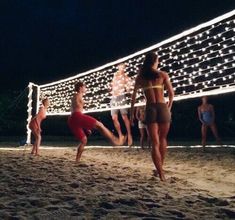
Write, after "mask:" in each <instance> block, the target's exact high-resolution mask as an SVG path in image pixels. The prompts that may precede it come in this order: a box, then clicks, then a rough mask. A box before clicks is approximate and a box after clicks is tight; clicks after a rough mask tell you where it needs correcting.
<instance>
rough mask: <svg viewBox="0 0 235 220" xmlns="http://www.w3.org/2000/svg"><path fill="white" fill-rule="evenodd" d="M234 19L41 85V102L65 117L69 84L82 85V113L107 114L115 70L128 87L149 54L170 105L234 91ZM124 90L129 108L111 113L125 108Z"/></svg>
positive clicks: (218, 20) (226, 17)
mask: <svg viewBox="0 0 235 220" xmlns="http://www.w3.org/2000/svg"><path fill="white" fill-rule="evenodd" d="M234 17H235V10H233V11H232V12H230V13H227V14H225V15H223V16H220V17H218V18H215V19H213V20H212V21H209V22H206V23H204V24H201V25H199V26H197V27H195V28H192V29H190V30H187V31H184V32H183V33H181V34H178V35H176V36H173V37H171V38H169V39H167V40H164V41H162V42H160V43H158V44H155V45H153V46H151V47H149V48H146V49H144V50H141V51H138V52H136V53H134V54H131V55H130V56H127V57H124V58H121V59H119V60H117V61H115V62H111V63H108V64H105V65H103V66H101V67H98V68H95V69H92V70H89V71H86V72H84V73H80V74H77V75H75V76H73V77H70V78H67V79H64V80H59V81H56V82H52V83H49V84H45V85H40V86H39V87H38V88H39V91H40V98H42V97H43V96H47V97H49V99H50V100H51V105H50V107H49V109H48V113H49V115H68V114H70V104H71V103H70V99H71V96H72V94H73V87H74V84H75V83H76V82H77V81H79V80H81V81H83V82H84V83H85V84H86V85H87V88H88V89H87V94H86V96H85V103H86V104H85V112H98V111H107V110H110V109H111V106H110V99H111V94H110V91H109V90H110V86H109V85H110V82H111V80H112V78H113V75H114V73H115V72H116V71H117V66H118V64H119V63H123V62H124V63H126V64H127V65H126V73H127V74H128V76H129V77H130V79H131V81H132V82H133V81H134V79H135V76H136V74H137V72H138V67H139V66H140V65H141V64H142V62H143V60H144V56H145V54H146V53H147V52H149V51H152V52H155V53H156V54H158V56H159V57H160V61H161V64H160V68H163V67H164V69H165V68H166V71H168V72H169V75H170V78H171V79H172V84H173V87H174V90H175V95H176V97H175V100H181V99H187V98H192V97H198V96H202V95H205V94H207V95H213V94H218V93H224V92H229V91H234V90H235V88H234V78H235V70H234V67H235V55H234V53H235V45H234V41H235V36H234V30H235V22H234ZM120 83H121V82H120ZM192 85H193V86H192ZM202 86H203V88H202ZM128 87H129V88H130V89H129V90H130V91H126V92H125V93H127V96H126V102H127V103H128V104H125V105H124V104H123V103H118V105H117V107H116V108H126V107H130V96H129V93H131V89H133V83H129V85H128ZM225 87H226V88H225ZM142 96H143V92H139V93H138V99H137V105H139V104H141V101H140V100H141V97H142Z"/></svg>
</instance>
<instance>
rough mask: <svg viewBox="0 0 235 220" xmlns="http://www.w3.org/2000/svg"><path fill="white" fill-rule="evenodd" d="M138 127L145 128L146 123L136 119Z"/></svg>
mask: <svg viewBox="0 0 235 220" xmlns="http://www.w3.org/2000/svg"><path fill="white" fill-rule="evenodd" d="M138 128H146V125H145V124H144V123H143V122H142V121H138Z"/></svg>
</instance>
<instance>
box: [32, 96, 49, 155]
mask: <svg viewBox="0 0 235 220" xmlns="http://www.w3.org/2000/svg"><path fill="white" fill-rule="evenodd" d="M48 107H49V99H48V98H46V99H43V100H42V106H41V107H40V109H39V112H38V113H37V114H36V115H35V117H34V118H33V119H32V120H31V121H30V123H29V128H30V129H31V131H32V134H33V136H34V138H35V142H34V144H33V149H32V151H31V154H32V155H35V156H38V155H39V147H40V144H41V139H42V137H41V131H42V130H41V122H42V121H43V120H44V119H45V118H46V112H47V108H48Z"/></svg>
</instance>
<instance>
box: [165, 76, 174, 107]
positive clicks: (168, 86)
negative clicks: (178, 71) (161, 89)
mask: <svg viewBox="0 0 235 220" xmlns="http://www.w3.org/2000/svg"><path fill="white" fill-rule="evenodd" d="M163 74H164V85H165V86H166V89H167V91H168V96H169V102H168V108H169V109H170V110H171V108H172V104H173V99H174V95H175V93H174V90H173V87H172V84H171V81H170V79H169V76H168V74H167V73H166V72H163Z"/></svg>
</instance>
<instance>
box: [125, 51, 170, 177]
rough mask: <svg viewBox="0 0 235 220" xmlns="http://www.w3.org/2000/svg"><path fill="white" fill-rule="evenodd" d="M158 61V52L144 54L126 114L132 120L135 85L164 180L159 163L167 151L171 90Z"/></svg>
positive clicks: (153, 155) (165, 74) (159, 165)
mask: <svg viewBox="0 0 235 220" xmlns="http://www.w3.org/2000/svg"><path fill="white" fill-rule="evenodd" d="M158 64H159V61H158V56H157V55H156V54H155V53H153V52H150V53H148V54H147V55H146V57H145V60H144V63H143V66H142V68H141V69H140V72H139V74H138V75H137V78H136V81H135V87H134V91H133V94H132V101H131V117H130V118H131V122H132V124H133V118H134V104H135V99H136V93H137V90H138V89H143V91H144V94H145V97H146V112H145V123H146V125H147V129H148V132H149V136H150V139H151V143H152V160H153V163H154V165H155V167H156V169H157V172H158V174H159V177H160V179H161V180H162V181H165V180H166V178H165V175H164V171H163V163H164V159H165V156H166V151H167V134H168V131H169V128H170V121H171V113H170V111H171V107H172V104H173V97H174V91H173V88H172V85H171V82H170V80H169V77H168V74H167V73H166V72H164V71H160V70H158V69H157V68H158ZM164 87H165V88H166V90H167V92H168V96H169V101H168V103H166V102H165V98H164Z"/></svg>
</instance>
